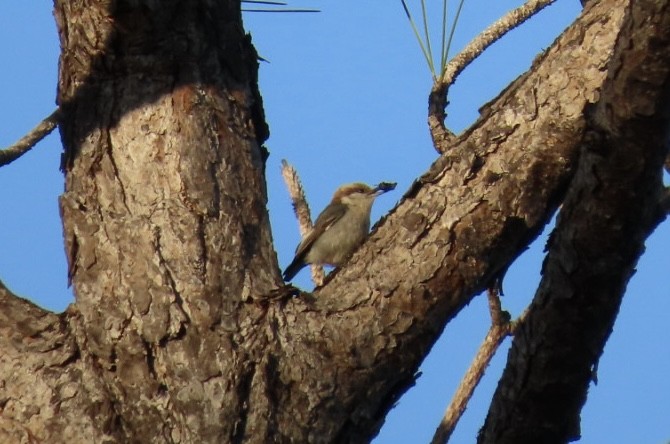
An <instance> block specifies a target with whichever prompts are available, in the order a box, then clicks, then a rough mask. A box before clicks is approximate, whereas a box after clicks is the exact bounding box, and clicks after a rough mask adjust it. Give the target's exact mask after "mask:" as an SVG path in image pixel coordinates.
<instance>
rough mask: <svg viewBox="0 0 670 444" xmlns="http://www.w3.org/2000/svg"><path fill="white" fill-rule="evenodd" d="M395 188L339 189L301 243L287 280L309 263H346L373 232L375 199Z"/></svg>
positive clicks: (356, 185)
mask: <svg viewBox="0 0 670 444" xmlns="http://www.w3.org/2000/svg"><path fill="white" fill-rule="evenodd" d="M395 186H396V184H395V183H394V182H381V183H380V184H379V185H376V186H375V187H370V186H369V185H366V184H364V183H361V182H354V183H348V184H345V185H342V186H341V187H339V188H338V189H337V190H336V191H335V194H333V198H332V200H331V201H330V203H329V204H328V205H327V206H326V208H324V210H323V211H322V212H321V214H319V216H318V217H317V218H316V222H315V223H314V228H313V229H312V231H311V232H310V233H309V234H308V235H307V236H305V237H304V238H303V239H302V241H300V243H299V244H298V247H297V248H296V250H295V257H294V258H293V261H292V262H291V263H290V264H289V266H288V267H286V270H284V273H283V277H284V280H285V281H286V282H289V281H290V280H291V279H293V278H294V277H295V275H296V274H298V272H299V271H300V270H302V269H303V268H304V267H305V266H307V264H318V265H333V266H338V267H339V266H341V265H342V264H344V262H345V261H346V260H347V259H348V258H349V256H351V254H352V253H353V252H354V251H355V250H356V249H357V248H358V247H359V246H360V245H361V244H362V243H363V241H364V240H365V238H366V237H367V235H368V232H369V231H370V211H371V210H372V204H373V203H374V201H375V198H376V197H377V196H380V195H381V194H383V193H386V192H387V191H391V190H393V189H394V188H395Z"/></svg>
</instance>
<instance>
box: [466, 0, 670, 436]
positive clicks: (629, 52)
mask: <svg viewBox="0 0 670 444" xmlns="http://www.w3.org/2000/svg"><path fill="white" fill-rule="evenodd" d="M594 5H595V4H594ZM627 9H628V13H627V16H626V18H625V21H624V23H623V25H622V27H621V32H620V34H619V38H618V42H617V46H616V48H615V51H614V54H613V57H612V61H611V62H610V65H609V68H608V79H607V81H606V82H605V83H604V85H603V87H602V89H601V90H600V95H599V97H600V99H599V101H598V103H597V104H596V105H594V106H591V107H588V108H587V117H588V125H589V127H588V130H587V132H586V133H585V138H584V143H583V146H584V150H583V153H582V155H581V159H580V163H579V167H578V170H577V172H576V175H575V179H574V180H573V183H572V185H571V189H570V191H569V192H568V195H567V197H566V199H565V201H564V203H563V207H562V210H561V214H560V216H559V218H558V222H557V226H556V229H555V231H554V233H553V234H552V237H551V242H550V243H549V254H548V255H547V258H546V260H545V262H544V265H543V279H542V282H541V283H540V286H539V288H538V291H537V294H536V295H535V298H534V300H533V303H532V304H531V309H530V313H529V316H528V318H527V320H526V322H524V324H523V325H522V326H521V329H520V334H519V335H516V336H515V338H514V341H513V343H512V349H511V351H510V354H509V359H508V363H507V367H506V369H505V371H504V373H503V376H502V378H501V380H500V383H499V385H498V388H497V390H496V393H495V395H494V398H493V402H492V404H491V407H490V410H489V413H488V416H487V419H486V422H485V424H484V427H483V428H482V431H481V432H480V435H479V440H478V442H479V443H482V444H483V443H501V442H502V443H508V442H568V441H573V440H575V439H578V438H579V437H580V411H581V408H582V406H583V404H584V402H585V401H586V396H587V392H588V388H589V385H590V383H591V381H592V379H593V369H594V368H595V367H596V366H597V363H598V360H599V359H600V356H601V354H602V352H603V348H604V346H605V343H606V341H607V339H608V337H609V335H610V333H611V331H612V329H613V326H614V322H615V320H616V317H617V314H618V311H619V308H620V304H621V301H622V298H623V295H624V292H625V290H626V286H627V283H628V281H629V279H630V277H631V276H632V274H633V273H634V270H635V266H636V263H637V261H638V258H639V257H640V255H641V254H642V252H643V250H644V241H645V239H646V237H647V236H648V235H649V234H650V233H651V231H652V230H653V229H654V228H655V227H656V226H657V225H658V224H659V223H660V222H661V221H662V220H663V219H664V218H665V214H663V213H662V212H661V211H659V205H658V196H659V193H660V192H661V191H662V189H663V184H662V178H661V174H660V171H661V167H662V165H663V162H664V159H665V156H666V154H667V145H666V144H667V128H668V124H669V123H670V116H668V114H667V112H666V111H665V110H667V86H668V85H669V84H670V66H668V63H667V61H668V60H669V59H670V6H669V5H668V3H667V2H664V1H663V2H661V1H640V2H638V1H632V2H630V4H629V7H628V8H627ZM521 375H523V376H521Z"/></svg>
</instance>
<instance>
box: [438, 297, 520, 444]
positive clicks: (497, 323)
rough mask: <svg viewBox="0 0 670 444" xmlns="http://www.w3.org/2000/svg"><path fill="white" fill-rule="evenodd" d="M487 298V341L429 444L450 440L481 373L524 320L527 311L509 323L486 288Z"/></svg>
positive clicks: (498, 303) (473, 361)
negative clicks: (488, 321)
mask: <svg viewBox="0 0 670 444" xmlns="http://www.w3.org/2000/svg"><path fill="white" fill-rule="evenodd" d="M487 297H488V301H489V312H490V314H491V328H489V331H488V333H487V334H486V338H484V342H482V344H481V345H480V347H479V351H477V355H476V356H475V358H474V359H473V360H472V364H470V368H469V369H468V371H467V373H466V374H465V376H464V377H463V379H462V380H461V383H460V385H459V386H458V389H457V390H456V393H455V394H454V397H453V399H452V400H451V403H450V404H449V407H447V410H446V412H444V417H443V418H442V421H441V422H440V425H439V426H438V427H437V430H436V431H435V435H434V436H433V440H432V441H431V443H432V444H444V443H446V442H447V441H449V437H450V436H451V434H452V433H453V431H454V429H455V428H456V424H458V421H459V419H461V416H462V415H463V412H464V411H465V407H466V406H467V405H468V402H469V401H470V398H472V394H473V393H474V391H475V387H477V385H479V381H481V379H482V377H483V376H484V371H485V370H486V368H487V367H488V366H489V364H490V363H491V359H493V356H494V355H495V353H496V351H497V350H498V347H500V344H502V342H503V340H504V339H505V338H506V337H507V336H510V335H511V334H512V333H513V330H515V329H516V326H517V325H518V324H519V323H521V322H523V319H524V318H525V317H526V313H527V311H528V309H526V310H525V311H524V312H523V313H522V314H521V316H519V318H518V319H517V320H515V321H513V322H510V320H509V314H508V313H506V312H504V311H503V310H502V308H501V305H500V297H499V295H498V291H497V290H496V289H493V288H489V289H488V290H487Z"/></svg>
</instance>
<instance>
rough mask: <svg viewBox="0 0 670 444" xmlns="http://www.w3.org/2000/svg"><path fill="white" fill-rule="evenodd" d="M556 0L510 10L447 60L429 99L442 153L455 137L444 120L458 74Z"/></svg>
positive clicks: (435, 138)
mask: <svg viewBox="0 0 670 444" xmlns="http://www.w3.org/2000/svg"><path fill="white" fill-rule="evenodd" d="M555 1H556V0H528V2H526V4H524V5H523V6H521V7H519V8H516V9H514V10H512V11H510V12H508V13H507V14H506V15H505V16H504V17H501V18H500V19H498V20H497V21H496V22H494V23H493V24H492V25H491V26H489V27H488V28H486V29H485V30H484V31H483V32H482V33H480V34H479V35H478V36H477V37H475V39H474V40H472V41H471V42H470V43H469V44H468V45H467V46H466V47H465V48H464V49H463V50H462V51H461V52H460V53H459V54H457V55H456V56H455V57H454V58H453V59H451V60H450V61H449V63H447V66H446V67H444V70H443V75H442V77H441V78H440V79H439V80H438V81H437V82H435V84H433V89H432V91H431V93H430V96H429V98H428V128H429V129H430V134H431V137H432V139H433V145H434V146H435V149H436V150H437V152H438V153H440V154H442V153H444V152H446V151H447V149H448V147H449V145H450V144H451V142H452V141H453V140H454V135H453V133H451V132H450V131H449V130H448V129H447V128H446V127H445V125H444V119H445V118H446V113H445V108H446V106H447V92H448V91H449V87H450V86H451V85H452V84H453V83H454V82H455V81H456V78H457V77H458V75H459V74H460V73H461V72H463V70H464V69H465V67H466V66H468V65H469V64H470V63H472V61H473V60H474V59H476V58H477V57H478V56H479V55H480V54H481V53H482V52H484V50H485V49H486V48H488V47H489V46H491V45H492V44H493V43H495V42H496V41H497V40H499V39H500V38H501V37H502V36H503V35H505V34H506V33H507V32H509V31H511V30H512V29H514V28H516V27H517V26H519V25H521V24H522V23H523V22H525V21H526V20H528V19H529V18H530V17H532V16H533V15H535V14H537V13H538V12H539V11H540V10H542V9H543V8H545V7H546V6H549V5H550V4H552V3H554V2H555Z"/></svg>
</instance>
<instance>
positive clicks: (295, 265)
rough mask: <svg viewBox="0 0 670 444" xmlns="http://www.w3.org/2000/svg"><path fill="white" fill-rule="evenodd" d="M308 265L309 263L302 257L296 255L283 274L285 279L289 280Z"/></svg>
mask: <svg viewBox="0 0 670 444" xmlns="http://www.w3.org/2000/svg"><path fill="white" fill-rule="evenodd" d="M306 265H307V264H306V263H304V262H303V261H302V258H301V257H296V258H295V259H293V262H291V263H290V264H289V266H288V267H286V270H284V274H283V276H284V280H285V281H286V282H289V281H290V280H291V279H293V277H294V276H295V275H296V274H298V272H299V271H300V270H302V269H303V268H304V267H305V266H306Z"/></svg>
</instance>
